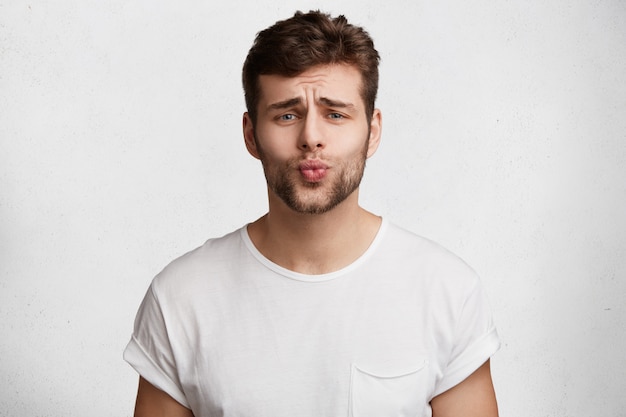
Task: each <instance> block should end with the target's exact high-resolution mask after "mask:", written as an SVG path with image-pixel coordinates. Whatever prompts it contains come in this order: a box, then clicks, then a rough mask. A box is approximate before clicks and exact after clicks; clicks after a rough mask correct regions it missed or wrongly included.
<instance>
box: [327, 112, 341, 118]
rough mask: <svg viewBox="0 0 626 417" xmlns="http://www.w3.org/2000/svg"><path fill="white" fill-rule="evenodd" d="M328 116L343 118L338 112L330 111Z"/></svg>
mask: <svg viewBox="0 0 626 417" xmlns="http://www.w3.org/2000/svg"><path fill="white" fill-rule="evenodd" d="M328 117H329V118H330V119H343V115H342V114H340V113H330V114H329V115H328Z"/></svg>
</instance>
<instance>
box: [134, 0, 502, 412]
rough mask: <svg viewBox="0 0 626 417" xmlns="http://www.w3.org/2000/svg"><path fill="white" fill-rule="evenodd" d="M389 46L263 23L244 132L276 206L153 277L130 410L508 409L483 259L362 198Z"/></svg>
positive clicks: (321, 29)
mask: <svg viewBox="0 0 626 417" xmlns="http://www.w3.org/2000/svg"><path fill="white" fill-rule="evenodd" d="M378 60H379V57H378V53H377V52H376V50H375V49H374V45H373V42H372V40H371V38H370V37H369V35H368V34H367V33H366V32H365V31H364V30H363V29H362V28H359V27H355V26H352V25H350V24H348V23H347V21H346V20H345V18H344V17H343V16H340V17H337V18H331V17H330V16H328V15H324V14H321V13H319V12H310V13H307V14H302V13H296V14H295V15H294V16H293V17H292V18H290V19H287V20H285V21H280V22H277V23H276V24H275V25H274V26H272V27H270V28H268V29H266V30H264V31H262V32H260V33H259V34H258V35H257V38H256V40H255V43H254V45H253V46H252V48H251V50H250V52H249V54H248V57H247V59H246V62H245V64H244V69H243V83H244V90H245V95H246V105H247V108H248V112H247V113H245V114H244V117H243V134H244V139H245V144H246V146H247V149H248V151H249V152H250V154H251V155H252V156H254V157H255V158H258V159H259V160H260V161H261V163H262V165H263V169H264V172H265V177H266V179H267V186H268V199H269V211H268V213H267V214H266V215H264V216H263V217H261V218H260V219H258V220H257V221H255V222H253V223H251V224H249V225H247V226H246V227H243V228H241V229H240V230H237V231H235V232H233V233H231V234H228V235H226V236H224V237H221V238H218V239H211V240H209V241H207V242H206V243H205V244H204V245H203V246H201V247H200V248H198V249H196V250H194V251H192V252H190V253H188V254H186V255H184V256H182V257H181V258H179V259H177V260H175V261H174V262H172V263H171V264H170V265H169V266H168V267H166V268H165V269H164V270H163V271H162V272H161V273H160V274H159V275H158V276H157V277H156V278H155V279H154V281H153V283H152V285H151V287H150V289H149V290H148V293H147V294H146V297H145V299H144V301H143V303H142V305H141V308H140V310H139V313H138V315H137V319H136V322H135V331H134V333H133V336H132V339H131V341H130V343H129V345H128V347H127V348H126V351H125V359H126V360H127V361H128V362H129V363H130V364H131V365H132V366H133V367H134V368H135V369H136V370H137V371H138V372H139V374H140V375H141V377H140V383H139V392H138V396H137V404H136V410H135V415H136V416H139V417H144V416H150V417H154V416H169V417H174V416H195V417H205V416H207V417H208V416H211V417H214V416H215V417H217V416H238V417H244V416H254V417H294V416H298V417H303V416H304V417H306V416H310V417H323V416H333V417H334V416H354V417H363V416H372V417H384V416H430V415H433V416H436V417H460V416H462V417H474V416H475V417H494V416H497V407H496V401H495V395H494V390H493V386H492V382H491V376H490V371H489V358H490V357H491V355H492V354H493V353H495V351H496V350H497V349H498V347H499V342H498V337H497V334H496V331H495V328H494V326H493V324H492V321H491V315H490V312H489V309H488V307H487V305H486V300H485V298H484V295H483V291H482V289H481V287H480V283H479V281H478V279H477V278H476V276H475V274H474V273H473V272H472V270H471V269H470V268H468V267H467V266H466V265H465V264H464V263H463V262H462V261H461V260H459V259H458V258H456V257H455V256H454V255H452V254H450V253H449V252H447V251H446V250H444V249H442V248H441V247H439V246H437V245H436V244H434V243H432V242H430V241H428V240H426V239H423V238H420V237H418V236H415V235H413V234H411V233H409V232H407V231H404V230H402V229H400V228H398V227H396V226H394V225H392V224H390V223H389V222H387V220H386V219H381V218H380V217H378V216H376V215H374V214H372V213H370V212H368V211H366V210H364V209H363V208H361V207H360V206H359V203H358V191H359V183H360V181H361V177H362V175H363V169H364V167H365V161H366V159H367V158H368V157H370V156H371V155H373V154H374V152H375V151H376V148H377V147H378V144H379V141H380V137H381V113H380V111H379V110H378V109H375V108H374V101H375V98H376V91H377V85H378Z"/></svg>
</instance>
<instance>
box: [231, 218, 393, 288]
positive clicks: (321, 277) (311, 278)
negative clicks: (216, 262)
mask: <svg viewBox="0 0 626 417" xmlns="http://www.w3.org/2000/svg"><path fill="white" fill-rule="evenodd" d="M387 227H388V225H387V221H386V219H385V218H384V217H383V218H382V219H381V222H380V226H379V228H378V232H376V236H375V237H374V239H373V240H372V243H370V245H369V247H368V248H367V250H366V251H365V252H363V254H361V256H359V257H358V258H357V259H356V260H355V261H354V262H352V263H350V264H349V265H346V266H345V267H343V268H341V269H338V270H336V271H333V272H328V273H326V274H317V275H310V274H303V273H300V272H295V271H292V270H290V269H287V268H285V267H282V266H280V265H278V264H276V263H274V262H272V261H270V260H269V259H267V258H266V257H265V256H264V255H263V254H262V253H261V252H260V251H259V250H258V249H257V248H256V246H254V243H252V239H250V235H249V234H248V225H245V226H244V227H242V228H241V229H240V235H241V239H242V240H243V242H244V244H245V245H246V248H247V249H248V251H249V252H250V254H252V256H253V257H254V258H255V259H256V260H257V261H259V262H260V263H261V264H263V266H265V267H267V268H268V269H270V270H272V271H273V272H275V273H277V274H279V275H282V276H284V277H286V278H290V279H294V280H297V281H304V282H322V281H330V280H333V279H335V278H338V277H340V276H343V275H345V274H347V273H349V272H351V271H353V270H355V269H356V268H358V267H360V266H361V265H362V264H363V263H364V262H365V261H366V260H367V259H368V258H369V257H370V256H371V254H372V253H373V252H375V251H376V247H377V246H378V244H379V243H380V241H381V240H382V238H383V236H384V235H385V233H386V231H387Z"/></svg>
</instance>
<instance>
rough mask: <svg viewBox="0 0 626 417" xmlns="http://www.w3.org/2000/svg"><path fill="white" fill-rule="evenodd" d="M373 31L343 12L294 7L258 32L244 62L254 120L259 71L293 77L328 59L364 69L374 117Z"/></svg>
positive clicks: (368, 106)
mask: <svg viewBox="0 0 626 417" xmlns="http://www.w3.org/2000/svg"><path fill="white" fill-rule="evenodd" d="M379 61H380V56H379V55H378V52H377V51H376V49H374V42H373V40H372V38H371V37H370V35H369V34H368V33H367V32H366V31H365V30H364V29H363V28H362V27H359V26H354V25H352V24H350V23H348V20H347V19H346V18H345V17H344V16H343V15H340V16H337V17H334V18H333V17H331V16H330V15H329V14H326V13H321V12H320V11H310V12H308V13H302V12H299V11H298V12H296V13H295V14H294V15H293V17H291V18H289V19H286V20H281V21H278V22H276V23H275V24H274V25H272V26H270V27H269V28H267V29H265V30H262V31H261V32H259V33H258V34H257V36H256V38H255V40H254V44H253V45H252V48H250V51H249V52H248V56H247V57H246V61H245V62H244V65H243V74H242V79H243V89H244V94H245V99H246V107H247V109H248V114H249V115H250V118H251V120H252V123H255V122H256V116H257V106H258V103H259V96H260V93H261V91H260V87H259V76H260V75H281V76H285V77H295V76H297V75H299V74H301V73H303V72H304V71H306V70H308V69H310V68H312V67H314V66H317V65H328V64H348V65H353V66H355V67H356V68H357V69H358V70H359V72H360V74H361V79H362V82H361V97H362V98H363V102H364V103H365V111H366V116H367V120H368V121H369V120H371V117H372V114H373V112H374V103H375V101H376V93H377V91H378V62H379Z"/></svg>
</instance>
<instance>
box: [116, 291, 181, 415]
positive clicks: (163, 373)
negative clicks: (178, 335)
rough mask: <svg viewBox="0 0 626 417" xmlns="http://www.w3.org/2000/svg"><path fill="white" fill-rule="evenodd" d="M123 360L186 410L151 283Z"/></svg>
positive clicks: (166, 334) (174, 363) (163, 323)
mask: <svg viewBox="0 0 626 417" xmlns="http://www.w3.org/2000/svg"><path fill="white" fill-rule="evenodd" d="M124 360H125V361H126V362H128V363H129V364H130V365H131V366H132V367H133V368H134V369H135V370H136V371H137V372H138V373H139V375H141V376H142V377H143V378H144V379H145V380H147V381H148V382H150V383H151V384H152V385H154V386H155V387H157V388H158V389H160V390H161V391H164V392H166V393H167V394H169V395H170V396H171V397H172V398H174V399H175V400H176V401H178V402H179V403H180V404H182V405H183V406H185V407H189V404H188V401H187V398H186V397H185V394H184V392H183V388H182V385H181V383H180V379H179V378H178V372H177V369H176V362H175V357H174V353H173V351H172V346H171V344H170V339H169V335H168V329H167V323H166V320H165V318H164V317H163V312H162V310H161V306H160V305H159V301H158V298H157V296H156V295H155V292H154V283H153V284H152V285H151V286H150V288H149V289H148V291H147V293H146V295H145V297H144V299H143V302H142V303H141V306H140V307H139V311H138V313H137V317H136V318H135V326H134V331H133V335H132V337H131V339H130V342H129V343H128V345H127V346H126V349H125V350H124Z"/></svg>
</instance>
